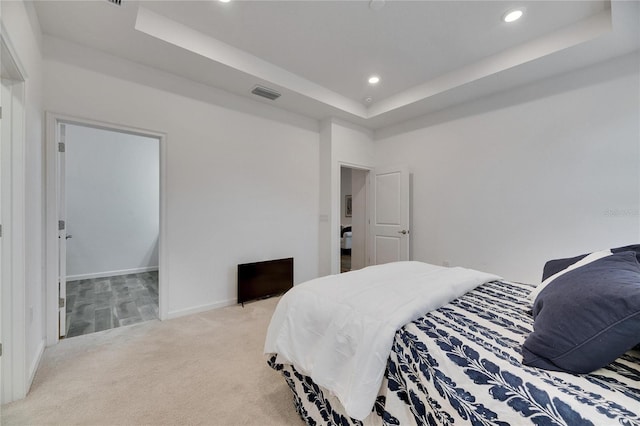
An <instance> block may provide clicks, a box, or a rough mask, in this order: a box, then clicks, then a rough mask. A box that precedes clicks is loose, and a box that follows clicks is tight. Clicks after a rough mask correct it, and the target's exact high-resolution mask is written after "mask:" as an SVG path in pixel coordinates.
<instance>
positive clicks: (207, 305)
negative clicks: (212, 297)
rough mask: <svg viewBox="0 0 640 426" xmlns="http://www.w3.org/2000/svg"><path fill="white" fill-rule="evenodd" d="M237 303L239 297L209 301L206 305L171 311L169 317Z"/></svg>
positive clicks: (177, 316)
mask: <svg viewBox="0 0 640 426" xmlns="http://www.w3.org/2000/svg"><path fill="white" fill-rule="evenodd" d="M237 303H238V300H237V299H228V300H222V301H220V302H216V303H209V304H206V305H200V306H195V307H193V308H188V309H181V310H179V311H170V312H169V313H168V314H167V319H173V318H179V317H183V316H185V315H192V314H197V313H200V312H206V311H210V310H212V309H220V308H224V307H226V306H231V305H235V304H237Z"/></svg>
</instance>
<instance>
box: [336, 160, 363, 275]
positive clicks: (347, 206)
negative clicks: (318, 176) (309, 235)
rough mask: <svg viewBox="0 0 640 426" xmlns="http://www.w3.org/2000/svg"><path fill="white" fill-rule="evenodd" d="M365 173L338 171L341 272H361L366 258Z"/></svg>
mask: <svg viewBox="0 0 640 426" xmlns="http://www.w3.org/2000/svg"><path fill="white" fill-rule="evenodd" d="M368 175H369V171H368V170H363V169H358V168H352V167H348V166H341V167H340V239H339V241H340V272H341V273H343V272H348V271H354V270H357V269H361V268H364V267H365V266H366V265H367V263H366V256H367V240H368V214H367V205H368V204H367V178H368Z"/></svg>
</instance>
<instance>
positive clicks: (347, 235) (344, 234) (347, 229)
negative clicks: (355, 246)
mask: <svg viewBox="0 0 640 426" xmlns="http://www.w3.org/2000/svg"><path fill="white" fill-rule="evenodd" d="M352 235H353V233H352V231H351V225H349V226H343V227H342V229H341V230H340V249H342V250H349V251H350V250H351V237H352Z"/></svg>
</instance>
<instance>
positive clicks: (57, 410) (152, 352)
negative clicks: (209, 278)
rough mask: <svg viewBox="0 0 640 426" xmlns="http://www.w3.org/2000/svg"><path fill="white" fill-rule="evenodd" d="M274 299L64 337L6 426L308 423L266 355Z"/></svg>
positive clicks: (8, 409)
mask: <svg viewBox="0 0 640 426" xmlns="http://www.w3.org/2000/svg"><path fill="white" fill-rule="evenodd" d="M277 301H278V299H277V298H272V299H266V300H262V301H258V302H254V303H249V304H247V305H245V308H242V307H240V306H230V307H227V308H223V309H218V310H215V311H210V312H205V313H201V314H196V315H190V316H187V317H182V318H178V319H173V320H168V321H162V322H161V321H150V322H146V323H142V324H137V325H134V326H130V327H122V328H117V329H113V330H108V331H104V332H100V333H94V334H90V335H86V336H79V337H74V338H71V339H68V340H63V341H61V342H60V343H59V344H58V345H57V346H54V347H51V348H47V349H46V351H45V353H44V357H43V360H42V363H41V364H40V368H39V369H38V372H37V373H36V376H35V379H34V383H33V386H32V387H31V391H30V392H29V395H28V396H27V398H25V399H24V400H21V401H16V402H14V403H11V404H7V405H5V406H3V407H2V413H1V416H2V417H1V420H2V425H3V426H10V425H45V424H55V425H197V424H200V425H301V424H303V422H302V420H301V419H300V417H299V416H298V414H297V413H296V412H295V409H294V406H293V396H292V394H291V391H290V390H289V388H288V386H287V385H286V383H285V381H284V379H283V378H282V376H281V375H280V374H279V373H277V372H275V371H274V370H272V369H271V368H270V367H269V366H267V364H266V360H267V358H266V356H265V355H263V354H262V348H263V344H264V336H265V334H266V329H267V326H268V323H269V320H270V319H271V314H272V313H273V310H274V309H275V305H276V303H277Z"/></svg>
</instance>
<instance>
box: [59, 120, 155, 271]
mask: <svg viewBox="0 0 640 426" xmlns="http://www.w3.org/2000/svg"><path fill="white" fill-rule="evenodd" d="M159 143H160V142H159V140H158V139H155V138H149V137H144V136H139V135H132V134H127V133H122V132H116V131H109V130H104V129H97V128H91V127H84V126H77V125H72V124H66V152H65V168H66V173H65V177H66V179H65V180H66V187H65V191H66V220H67V234H69V235H71V236H72V238H70V239H68V240H67V280H73V279H82V278H94V277H106V276H113V275H120V274H127V273H135V272H141V271H147V270H153V269H157V267H158V233H159V224H160V218H159V206H160V175H159V167H160V157H159V156H160V152H159Z"/></svg>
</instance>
